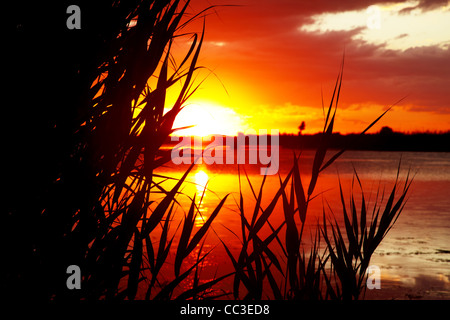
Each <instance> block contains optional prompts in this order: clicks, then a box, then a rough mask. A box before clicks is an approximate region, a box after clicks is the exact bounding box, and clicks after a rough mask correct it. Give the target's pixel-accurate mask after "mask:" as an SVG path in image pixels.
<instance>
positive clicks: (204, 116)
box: [173, 101, 245, 137]
mask: <svg viewBox="0 0 450 320" xmlns="http://www.w3.org/2000/svg"><path fill="white" fill-rule="evenodd" d="M187 126H193V127H192V128H188V129H182V130H179V131H176V134H177V135H184V136H188V135H189V136H192V135H195V136H200V137H204V136H208V135H212V134H223V135H236V134H237V133H238V132H239V131H242V130H243V129H244V128H245V123H244V120H243V119H242V118H241V116H240V115H239V114H237V113H236V112H235V111H234V110H232V109H230V108H227V107H222V106H218V105H215V104H213V103H210V102H204V101H200V102H193V103H189V104H187V105H186V106H185V108H184V109H183V110H181V111H180V113H179V115H178V117H177V118H176V120H175V123H174V125H173V127H174V128H181V127H187Z"/></svg>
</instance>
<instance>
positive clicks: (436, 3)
mask: <svg viewBox="0 0 450 320" xmlns="http://www.w3.org/2000/svg"><path fill="white" fill-rule="evenodd" d="M447 4H448V1H447V0H420V1H419V3H418V4H417V5H415V6H410V7H406V8H404V9H402V10H400V12H399V13H400V14H409V13H411V11H412V10H415V9H420V10H421V11H429V10H434V9H437V8H440V7H442V6H446V5H447Z"/></svg>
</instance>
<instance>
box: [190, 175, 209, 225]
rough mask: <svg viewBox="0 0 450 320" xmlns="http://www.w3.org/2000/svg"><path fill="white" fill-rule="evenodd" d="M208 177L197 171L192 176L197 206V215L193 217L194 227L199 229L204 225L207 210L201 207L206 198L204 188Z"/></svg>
mask: <svg viewBox="0 0 450 320" xmlns="http://www.w3.org/2000/svg"><path fill="white" fill-rule="evenodd" d="M208 180H209V176H208V174H207V173H206V172H205V171H203V170H199V171H198V172H197V173H196V174H195V176H194V182H195V187H196V188H197V194H196V198H197V199H198V202H197V206H198V211H199V215H197V216H196V217H195V224H194V225H195V227H201V226H203V225H204V224H205V222H206V219H207V216H206V214H207V212H208V209H207V208H206V207H205V206H204V205H203V204H204V201H205V198H206V186H207V185H208Z"/></svg>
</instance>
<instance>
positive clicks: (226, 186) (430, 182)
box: [158, 148, 450, 299]
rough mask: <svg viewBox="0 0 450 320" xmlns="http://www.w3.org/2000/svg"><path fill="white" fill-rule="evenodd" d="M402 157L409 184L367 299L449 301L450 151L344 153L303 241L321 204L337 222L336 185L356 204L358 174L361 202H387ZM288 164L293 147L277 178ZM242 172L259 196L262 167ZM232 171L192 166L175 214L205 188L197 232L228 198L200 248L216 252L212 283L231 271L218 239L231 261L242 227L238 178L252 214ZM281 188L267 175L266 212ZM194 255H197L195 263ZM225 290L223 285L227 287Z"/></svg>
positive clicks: (313, 208) (305, 167)
mask: <svg viewBox="0 0 450 320" xmlns="http://www.w3.org/2000/svg"><path fill="white" fill-rule="evenodd" d="M296 152H297V153H298V151H296ZM334 152H336V151H333V150H331V151H329V152H328V154H327V157H330V156H331V155H333V154H334ZM313 159H314V151H308V150H307V151H303V152H302V154H301V157H300V162H299V164H300V172H301V176H302V182H303V187H304V188H305V189H307V187H308V184H309V180H310V176H311V174H310V172H311V167H312V161H313ZM400 160H401V167H400V181H404V180H405V178H406V176H407V174H408V172H409V175H410V178H412V177H413V178H414V179H413V183H412V186H411V189H410V192H409V193H408V200H407V203H406V206H405V208H404V210H403V212H402V213H401V215H400V217H399V219H398V220H397V222H396V224H395V225H394V227H393V228H392V229H391V230H390V231H389V233H388V235H387V236H386V238H385V239H384V240H383V241H382V243H381V244H380V246H379V247H378V248H377V250H376V251H375V254H374V255H373V257H372V260H371V265H376V266H378V267H379V268H380V270H381V289H380V290H375V289H374V290H367V292H366V299H450V209H449V208H450V192H449V190H450V153H432V152H379V151H376V152H372V151H347V152H346V153H344V154H343V155H342V156H341V157H340V158H339V159H338V160H337V161H336V162H335V163H334V164H333V165H331V166H330V167H328V168H327V169H326V170H324V172H322V173H321V175H320V176H319V181H318V183H317V186H316V188H315V191H314V194H313V195H315V196H316V197H315V198H314V199H313V200H312V201H311V203H310V206H309V208H308V215H307V218H306V221H307V227H305V230H306V232H305V235H304V238H305V240H306V241H305V243H306V244H307V243H308V240H307V239H308V238H309V237H310V236H312V235H314V232H315V230H316V229H317V225H318V224H320V223H321V219H322V214H323V207H324V205H325V209H326V211H325V212H326V214H327V216H328V217H333V215H334V216H335V217H336V219H337V220H338V221H341V220H342V204H341V201H340V198H339V181H340V183H341V184H342V188H343V191H344V196H345V200H346V201H347V205H348V199H349V198H350V194H351V190H352V181H354V187H353V193H354V194H355V195H356V198H357V199H358V200H359V199H360V191H359V186H358V184H357V182H356V181H355V180H354V177H355V175H354V172H355V171H356V172H357V174H358V176H359V178H360V180H361V182H362V187H363V190H364V195H365V198H366V201H368V203H369V204H373V203H375V200H376V196H377V193H378V196H379V199H380V197H381V194H382V191H383V190H385V193H386V194H387V195H386V196H385V197H386V198H387V197H388V195H389V193H390V191H391V189H392V187H393V183H394V182H395V178H396V176H397V171H398V167H399V163H400ZM292 161H293V150H291V149H283V148H282V149H280V168H279V174H280V176H281V178H284V177H286V175H287V173H288V172H289V170H290V169H291V167H292ZM186 168H187V165H178V166H177V165H174V164H172V163H169V164H168V166H167V167H165V168H161V169H158V173H161V174H165V175H167V176H172V177H180V176H181V175H182V173H183V172H184V171H185V170H186ZM245 169H246V171H247V175H248V178H249V180H250V181H251V183H252V186H253V188H254V192H256V194H257V193H258V192H259V189H260V184H261V182H262V180H263V177H262V176H261V175H260V174H259V167H258V166H256V165H246V167H245ZM237 173H238V170H237V165H205V164H200V165H197V166H196V167H195V168H194V169H193V171H192V172H191V173H190V174H189V176H188V179H187V180H188V181H190V183H187V184H185V187H184V189H183V193H184V194H185V195H180V196H179V197H178V201H179V203H180V204H181V206H182V207H183V208H182V209H180V210H178V218H180V219H182V217H183V210H184V211H185V212H187V210H188V208H189V203H190V198H189V197H192V196H193V195H194V194H196V199H197V202H198V200H199V199H200V198H201V197H202V194H203V190H204V186H205V185H206V183H207V190H206V191H205V193H204V194H203V199H202V203H201V205H200V212H201V214H202V216H203V217H197V220H196V226H197V227H200V226H201V225H202V224H203V223H204V221H205V219H206V218H207V217H208V216H209V214H210V213H211V212H212V211H213V210H214V208H215V207H216V206H217V204H218V203H219V201H220V199H221V198H223V197H224V196H225V195H226V194H230V195H229V197H228V199H227V201H226V203H225V207H224V208H223V209H222V210H221V212H220V213H219V215H218V216H217V218H216V220H215V221H214V222H213V224H212V228H213V231H214V232H209V234H208V239H207V241H206V243H205V246H204V250H209V249H214V250H213V251H212V252H211V254H210V255H209V256H208V258H207V259H206V260H205V264H204V268H203V272H204V275H205V276H206V277H211V278H212V277H214V276H215V275H220V274H225V273H226V272H229V271H230V270H232V265H231V262H230V260H229V258H228V257H227V256H226V254H225V251H224V249H223V246H222V245H221V243H220V241H219V240H218V237H220V239H222V240H223V241H224V242H225V243H226V244H227V246H228V247H229V248H230V249H231V251H232V252H233V253H234V254H235V256H236V255H237V254H238V252H239V249H240V247H241V242H240V240H239V238H238V237H239V236H240V235H241V222H240V218H239V214H238V213H237V205H236V204H237V203H239V190H240V187H239V185H240V184H239V180H240V182H241V190H242V194H243V197H244V209H245V212H246V216H247V217H249V216H251V214H252V213H253V209H254V204H255V197H254V195H253V192H252V189H251V188H250V187H249V183H248V181H247V178H246V176H245V174H244V173H243V172H242V169H241V176H240V179H239V176H238V174H237ZM279 186H280V180H279V177H278V175H274V176H268V177H267V178H266V181H265V185H264V188H263V201H262V205H263V207H264V208H265V207H266V206H267V205H268V204H269V203H270V201H271V200H272V198H273V195H274V194H275V193H276V191H277V190H278V188H279ZM288 190H289V188H288ZM378 191H379V192H378ZM385 200H386V199H385ZM281 202H282V201H279V204H278V207H277V208H276V209H275V211H274V213H273V214H272V216H271V217H270V219H269V221H270V222H271V224H273V226H275V227H277V226H279V225H280V224H281V222H282V221H283V219H284V215H283V213H282V211H281V210H280V208H281V205H282V203H281ZM329 208H331V209H332V211H333V212H331V211H330V209H329ZM177 224H178V223H177ZM279 254H280V255H281V254H282V253H281V252H279ZM195 257H196V253H195V256H193V257H192V259H195ZM223 285H224V286H226V285H227V282H226V281H225V282H224V283H223Z"/></svg>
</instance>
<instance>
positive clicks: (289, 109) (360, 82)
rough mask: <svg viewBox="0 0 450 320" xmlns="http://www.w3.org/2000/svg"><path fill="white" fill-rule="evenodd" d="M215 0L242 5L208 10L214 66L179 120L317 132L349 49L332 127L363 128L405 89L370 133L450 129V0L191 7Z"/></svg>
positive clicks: (206, 55)
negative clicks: (385, 129) (303, 125)
mask: <svg viewBox="0 0 450 320" xmlns="http://www.w3.org/2000/svg"><path fill="white" fill-rule="evenodd" d="M212 4H214V5H230V4H239V6H223V7H220V6H219V7H217V8H216V9H215V10H212V11H210V13H211V14H210V15H208V16H207V19H206V34H205V43H204V45H203V48H202V53H201V57H200V60H199V65H202V66H205V67H207V68H208V69H204V70H202V71H201V72H199V74H198V78H197V82H199V81H200V80H202V79H204V78H205V77H206V80H205V82H204V83H203V84H202V86H201V87H200V89H199V90H198V91H197V92H196V93H195V95H194V96H193V97H192V99H190V100H189V102H188V106H187V108H186V110H185V111H182V113H181V114H180V117H179V119H178V121H177V123H176V125H177V126H183V125H189V124H193V122H194V123H195V124H198V128H197V133H222V134H235V133H236V132H237V131H239V130H240V131H244V130H245V129H247V128H252V129H255V130H258V129H279V130H280V132H281V133H283V132H286V133H297V132H298V126H299V124H300V123H301V122H302V121H305V123H306V130H305V131H304V132H305V133H316V132H318V131H320V130H321V129H322V126H323V112H322V106H321V90H323V95H324V102H325V105H326V104H327V103H329V101H330V98H331V94H332V90H333V87H334V83H335V81H336V77H337V75H338V72H339V67H340V64H341V61H342V57H343V53H344V51H345V66H344V77H343V85H342V91H341V96H340V104H339V106H340V108H339V109H338V113H337V123H336V129H335V131H336V132H341V133H350V132H360V131H362V130H363V129H364V128H365V127H366V126H367V125H368V124H369V123H370V122H372V121H373V120H374V119H376V118H377V117H378V116H379V115H380V114H381V113H382V112H383V111H384V110H386V108H387V107H388V106H390V105H391V104H393V103H395V102H396V101H398V100H399V99H401V98H404V97H405V99H404V100H403V101H401V103H399V104H398V105H396V106H395V107H394V108H393V110H392V111H391V112H389V113H388V114H387V115H386V116H385V118H383V119H382V121H381V123H380V124H379V125H377V126H376V127H374V128H373V129H372V131H371V132H376V131H378V130H379V129H380V128H381V126H385V125H386V126H390V127H392V128H393V129H394V130H396V131H425V130H430V131H447V130H450V106H449V103H450V4H449V3H448V1H440V0H437V1H435V0H420V1H395V0H391V1H389V0H388V1H383V2H380V1H376V0H374V1H369V0H368V1H361V0H349V1H335V0H320V1H306V0H305V1H303V0H300V1H295V0H281V1H280V0H278V1H274V0H247V1H233V0H226V1H225V0H224V1H206V0H194V1H193V2H192V5H191V11H192V12H198V11H200V10H201V9H204V8H206V7H208V6H209V5H212ZM378 17H379V19H378ZM191 28H194V29H196V30H197V31H201V22H200V21H199V22H198V23H197V24H194V25H192V26H191ZM186 48H188V42H187V41H186V43H185V46H184V45H183V43H181V44H180V43H179V44H178V49H180V50H185V49H186ZM194 133H195V132H194Z"/></svg>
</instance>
